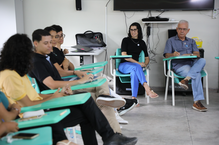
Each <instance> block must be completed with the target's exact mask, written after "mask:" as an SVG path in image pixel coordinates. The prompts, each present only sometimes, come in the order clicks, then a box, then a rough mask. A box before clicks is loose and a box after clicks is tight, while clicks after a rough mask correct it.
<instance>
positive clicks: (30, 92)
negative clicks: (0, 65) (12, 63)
mask: <svg viewBox="0 0 219 145" xmlns="http://www.w3.org/2000/svg"><path fill="white" fill-rule="evenodd" d="M0 90H1V91H2V92H3V93H5V95H6V97H7V98H8V100H9V102H10V103H11V104H13V103H16V101H18V100H21V99H22V98H24V97H25V96H26V95H27V96H28V97H29V99H30V100H31V101H36V100H43V98H42V97H40V96H39V94H38V93H37V92H36V91H35V89H34V88H33V87H32V85H31V82H30V80H29V78H28V77H27V75H25V76H23V77H21V76H20V75H19V74H18V73H17V72H16V71H14V70H4V71H1V72H0Z"/></svg>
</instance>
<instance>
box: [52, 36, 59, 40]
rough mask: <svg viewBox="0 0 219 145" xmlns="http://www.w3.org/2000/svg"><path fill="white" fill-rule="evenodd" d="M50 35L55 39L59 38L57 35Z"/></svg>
mask: <svg viewBox="0 0 219 145" xmlns="http://www.w3.org/2000/svg"><path fill="white" fill-rule="evenodd" d="M51 36H52V39H53V38H54V37H55V38H56V39H59V35H55V36H53V35H51Z"/></svg>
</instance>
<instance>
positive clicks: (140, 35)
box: [128, 22, 143, 40]
mask: <svg viewBox="0 0 219 145" xmlns="http://www.w3.org/2000/svg"><path fill="white" fill-rule="evenodd" d="M131 26H136V27H137V29H138V39H139V40H142V39H143V34H142V29H141V25H140V24H139V23H137V22H134V23H132V24H131V25H130V26H129V33H128V36H129V37H130V38H132V36H131V33H130V29H131Z"/></svg>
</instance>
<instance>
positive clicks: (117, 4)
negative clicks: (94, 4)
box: [114, 0, 215, 11]
mask: <svg viewBox="0 0 219 145" xmlns="http://www.w3.org/2000/svg"><path fill="white" fill-rule="evenodd" d="M214 2H215V0H114V10H119V11H146V10H158V11H171V10H187V11H194V10H213V9H214Z"/></svg>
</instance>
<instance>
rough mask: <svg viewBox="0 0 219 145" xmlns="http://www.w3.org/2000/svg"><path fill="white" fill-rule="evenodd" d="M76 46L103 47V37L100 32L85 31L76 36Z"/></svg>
mask: <svg viewBox="0 0 219 145" xmlns="http://www.w3.org/2000/svg"><path fill="white" fill-rule="evenodd" d="M75 38H76V43H77V45H81V46H87V47H105V46H106V44H105V43H104V42H103V35H102V33H100V32H93V31H90V30H89V31H86V32H84V33H82V34H76V35H75Z"/></svg>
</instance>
